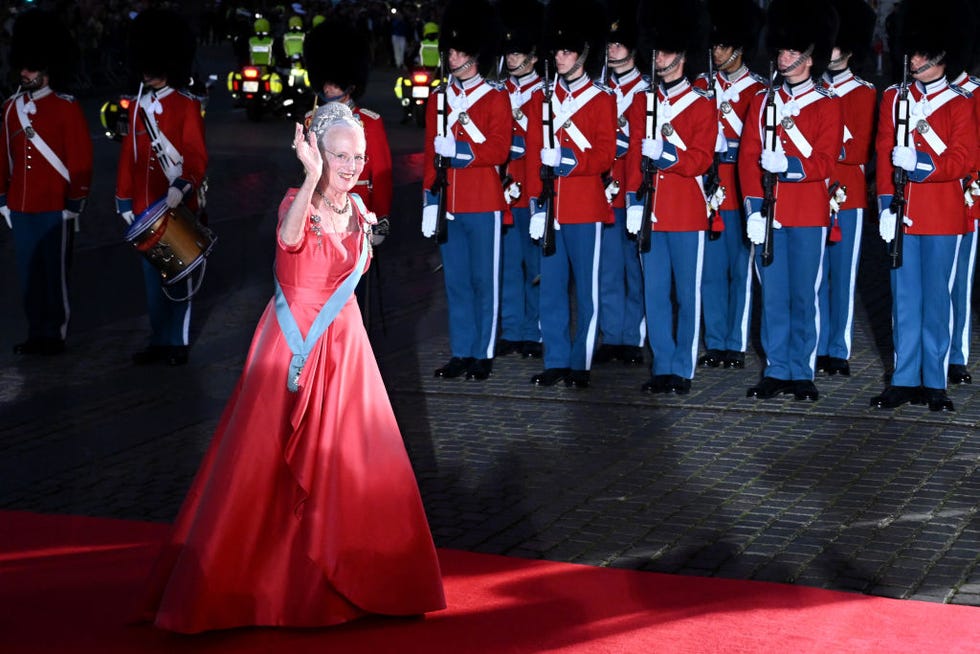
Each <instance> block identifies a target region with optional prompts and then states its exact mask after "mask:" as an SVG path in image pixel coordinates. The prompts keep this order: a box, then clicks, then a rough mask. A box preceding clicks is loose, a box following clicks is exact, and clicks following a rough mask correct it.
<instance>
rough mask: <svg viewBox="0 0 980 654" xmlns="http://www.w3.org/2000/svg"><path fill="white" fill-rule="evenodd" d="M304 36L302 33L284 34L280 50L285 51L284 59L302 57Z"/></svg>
mask: <svg viewBox="0 0 980 654" xmlns="http://www.w3.org/2000/svg"><path fill="white" fill-rule="evenodd" d="M304 38H305V35H304V34H303V33H302V32H286V33H285V34H283V35H282V49H283V50H285V51H286V57H288V58H292V57H293V55H300V56H302V55H303V39H304Z"/></svg>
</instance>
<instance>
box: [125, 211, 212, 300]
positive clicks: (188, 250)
mask: <svg viewBox="0 0 980 654" xmlns="http://www.w3.org/2000/svg"><path fill="white" fill-rule="evenodd" d="M126 240H127V241H129V242H130V243H132V244H133V246H134V247H135V248H136V249H137V250H138V251H140V252H142V253H143V255H144V256H145V257H146V259H147V260H148V261H149V262H150V263H151V264H153V266H154V267H156V268H157V269H158V270H159V271H160V276H161V277H162V278H163V283H164V285H166V286H171V285H173V284H176V283H177V282H180V281H181V280H184V279H187V277H188V275H190V274H191V273H192V272H194V270H195V269H196V268H197V267H199V266H200V265H201V264H203V263H204V259H205V257H207V256H208V255H209V254H211V249H212V248H213V247H214V243H215V240H216V238H215V236H214V233H213V232H212V231H211V230H209V229H208V228H206V227H204V226H203V225H201V223H200V222H198V220H197V218H196V217H195V216H194V213H193V212H192V211H191V210H190V209H188V208H187V207H186V206H184V205H183V204H179V205H177V206H176V207H174V208H173V209H170V208H168V207H167V202H166V198H165V197H164V198H160V199H159V200H157V201H156V202H154V203H153V204H152V205H150V206H149V207H148V208H147V209H146V211H144V212H143V213H141V214H140V215H139V216H137V218H136V220H134V221H133V224H132V225H130V226H129V229H128V230H127V231H126Z"/></svg>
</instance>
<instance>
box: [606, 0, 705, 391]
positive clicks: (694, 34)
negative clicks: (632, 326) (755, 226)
mask: <svg viewBox="0 0 980 654" xmlns="http://www.w3.org/2000/svg"><path fill="white" fill-rule="evenodd" d="M705 13H706V8H705V6H704V3H702V2H694V3H684V4H681V3H675V2H654V1H650V0H648V1H647V2H644V3H642V5H641V13H640V18H641V22H640V27H641V30H643V31H644V32H645V33H646V34H648V39H647V40H648V41H649V49H650V50H651V51H653V50H655V51H656V56H655V58H654V66H655V72H656V75H657V78H656V87H655V88H652V89H651V91H650V95H649V96H648V95H647V94H644V95H641V96H638V97H637V98H636V99H635V100H634V103H635V106H636V107H637V110H636V111H634V112H633V113H632V114H631V117H632V121H633V122H632V124H631V125H630V142H631V146H632V147H631V152H630V155H629V157H628V159H627V173H626V174H627V190H628V195H627V200H626V206H627V209H626V212H627V216H626V226H627V229H628V230H629V232H630V233H631V234H638V233H639V232H640V231H641V224H642V221H643V220H644V219H649V220H650V221H651V222H652V223H653V224H652V227H651V230H652V231H651V234H650V248H649V251H648V252H644V253H641V255H640V258H641V260H642V262H643V287H644V305H645V308H646V316H647V330H648V332H649V337H650V348H651V350H652V351H653V365H652V366H651V373H652V374H651V377H650V379H649V380H648V381H647V382H646V383H644V384H643V385H642V386H641V389H642V390H644V391H648V392H652V393H671V392H673V393H677V394H679V395H683V394H686V393H688V392H690V389H691V379H692V378H693V377H694V369H695V366H696V363H697V352H698V334H699V332H700V327H701V267H702V262H703V257H704V241H705V231H706V230H707V228H708V213H707V199H706V198H705V195H704V189H703V186H702V180H701V176H702V175H703V174H704V173H705V172H706V171H707V170H708V167H709V166H710V164H711V159H712V156H713V153H714V148H715V142H716V140H717V135H718V129H717V126H716V121H715V111H716V109H715V105H714V102H713V99H712V98H713V96H712V95H711V94H710V92H707V91H704V90H702V89H699V88H697V87H695V86H693V85H692V84H691V83H690V81H689V80H688V78H687V76H686V75H685V68H686V67H687V66H690V65H695V62H697V61H698V60H700V56H698V58H697V59H695V55H702V54H703V53H704V52H705V50H706V48H705V47H704V42H705V41H706V38H705V37H706V35H705V34H702V32H701V26H702V25H705V24H706V20H705V16H704V14H705ZM645 49H647V48H645ZM648 101H649V102H656V103H657V106H656V122H655V123H654V122H653V120H652V119H651V120H650V121H649V122H650V124H649V125H648V124H647V122H648V121H647V120H646V116H647V113H646V111H647V106H648ZM651 106H652V105H651ZM648 130H649V131H648ZM642 159H647V160H648V161H647V162H645V163H644V162H642ZM644 166H647V167H649V166H653V167H654V168H655V170H654V173H653V174H652V175H651V177H652V186H653V188H652V189H651V188H647V187H646V186H645V184H644V182H646V181H649V180H645V179H644V177H645V176H644V175H643V174H642V172H641V171H642V170H643V169H644ZM641 189H642V193H641ZM653 189H656V190H653ZM643 193H653V198H652V201H651V211H650V215H649V216H648V217H647V216H644V215H643V214H644V206H643V205H644V202H643V199H642V198H641V197H640V196H641V195H643ZM675 301H676V327H675V320H674V313H675V307H674V304H675Z"/></svg>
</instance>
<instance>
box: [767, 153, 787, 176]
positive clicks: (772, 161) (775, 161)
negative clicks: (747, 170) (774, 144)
mask: <svg viewBox="0 0 980 654" xmlns="http://www.w3.org/2000/svg"><path fill="white" fill-rule="evenodd" d="M762 169H763V170H765V171H767V172H770V173H785V172H786V171H787V170H788V169H789V159H787V158H786V155H785V154H784V153H782V152H779V151H777V150H763V151H762Z"/></svg>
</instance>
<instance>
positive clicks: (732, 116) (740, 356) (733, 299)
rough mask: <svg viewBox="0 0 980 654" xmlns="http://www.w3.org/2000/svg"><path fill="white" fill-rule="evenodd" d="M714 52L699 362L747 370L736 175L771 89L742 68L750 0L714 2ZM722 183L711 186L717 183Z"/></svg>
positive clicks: (748, 302) (708, 84) (750, 33)
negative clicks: (747, 133)
mask: <svg viewBox="0 0 980 654" xmlns="http://www.w3.org/2000/svg"><path fill="white" fill-rule="evenodd" d="M708 5H709V8H710V13H711V38H710V41H711V43H710V45H711V52H710V55H709V56H710V57H711V59H712V64H713V65H714V68H715V74H714V79H710V80H709V79H707V77H705V76H702V77H699V78H698V79H697V81H696V82H695V85H696V86H699V87H701V88H704V89H708V90H713V91H714V99H715V105H716V106H717V107H718V112H717V116H718V137H717V139H716V143H715V154H714V157H715V164H716V165H717V177H716V179H715V180H711V179H709V180H707V183H706V193H710V194H711V195H712V196H713V197H709V198H708V201H709V203H711V207H710V208H711V209H713V210H715V211H717V213H716V214H715V216H714V218H713V220H712V222H711V229H712V230H713V232H714V234H715V235H716V238H714V239H711V238H709V239H708V240H707V241H706V242H705V244H704V268H703V271H702V277H701V306H702V309H703V311H704V345H705V348H706V349H705V353H704V354H703V355H701V356H700V357H699V358H698V365H699V366H704V367H708V368H717V367H719V366H723V367H725V368H744V367H745V351H746V349H748V340H749V311H750V309H751V306H752V274H751V272H752V258H751V257H750V256H749V244H748V242H747V241H746V240H745V216H744V214H743V213H742V198H741V194H740V193H739V186H738V183H737V180H736V177H737V174H736V168H735V164H736V162H737V161H738V151H739V143H740V140H741V138H742V129H743V126H744V124H745V118H746V115H747V114H748V111H749V103H750V102H751V100H752V98H753V97H754V96H755V95H756V94H757V93H758V92H759V91H760V90H761V89H763V88H766V87H768V85H769V84H768V82H767V81H766V79H765V78H764V77H761V76H759V75H756V74H755V73H753V72H751V71H750V70H749V69H748V67H747V66H746V65H745V62H746V61H748V60H750V59H751V58H752V57H753V56H754V54H755V46H756V44H757V42H758V39H759V32H760V31H761V29H762V22H763V15H762V11H761V9H759V6H758V4H757V3H756V2H753V0H711V1H710V2H709V3H708ZM713 183H714V185H716V186H717V188H712V185H713Z"/></svg>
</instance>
